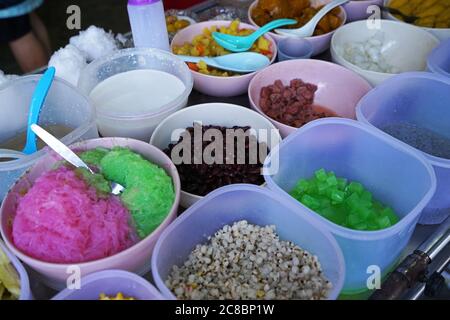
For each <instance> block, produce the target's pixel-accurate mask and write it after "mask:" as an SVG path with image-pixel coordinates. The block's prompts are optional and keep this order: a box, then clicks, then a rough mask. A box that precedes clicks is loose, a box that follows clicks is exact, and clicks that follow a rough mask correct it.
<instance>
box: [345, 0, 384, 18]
mask: <svg viewBox="0 0 450 320" xmlns="http://www.w3.org/2000/svg"><path fill="white" fill-rule="evenodd" d="M370 6H378V7H381V6H383V0H363V1H349V2H347V3H346V4H344V5H343V7H344V10H345V12H346V13H347V22H352V21H357V20H363V19H367V18H368V17H370V16H371V15H372V14H373V12H369V13H368V12H367V9H368V8H369V7H370Z"/></svg>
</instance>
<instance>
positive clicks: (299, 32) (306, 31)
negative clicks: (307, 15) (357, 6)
mask: <svg viewBox="0 0 450 320" xmlns="http://www.w3.org/2000/svg"><path fill="white" fill-rule="evenodd" d="M348 1H349V0H334V1H331V2H330V3H328V4H327V5H325V6H324V7H323V8H322V9H320V10H319V12H317V13H316V15H315V16H314V17H313V18H312V19H311V20H309V22H308V23H307V24H305V25H304V26H303V27H301V28H298V29H276V30H275V31H276V32H277V33H278V34H280V35H283V36H289V37H301V38H306V37H311V36H312V35H313V34H314V30H316V26H317V24H318V23H319V21H320V20H321V19H322V18H323V17H325V16H326V14H327V13H328V12H330V11H331V10H333V9H334V8H336V7H338V6H340V5H343V4H344V3H346V2H348Z"/></svg>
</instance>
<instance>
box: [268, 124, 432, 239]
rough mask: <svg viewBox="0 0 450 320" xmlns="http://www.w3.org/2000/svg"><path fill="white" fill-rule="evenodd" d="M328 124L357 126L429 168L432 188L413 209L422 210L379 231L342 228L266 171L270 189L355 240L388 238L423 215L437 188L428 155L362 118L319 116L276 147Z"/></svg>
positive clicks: (269, 156)
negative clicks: (361, 119)
mask: <svg viewBox="0 0 450 320" xmlns="http://www.w3.org/2000/svg"><path fill="white" fill-rule="evenodd" d="M327 125H344V126H349V127H354V128H357V129H358V130H361V131H364V132H366V133H368V134H370V135H371V136H373V137H374V138H375V139H378V140H381V141H382V142H384V143H385V144H387V145H389V146H391V147H392V148H394V149H396V150H398V151H401V152H403V153H406V154H409V155H410V156H411V157H413V158H415V159H416V160H417V161H419V162H420V163H421V164H422V165H423V166H424V168H425V169H426V171H427V172H428V174H429V177H430V189H429V190H428V192H427V193H426V194H425V195H424V196H423V197H422V199H421V200H420V201H419V202H418V204H417V205H416V206H415V208H414V209H417V208H420V210H417V213H416V214H415V216H411V214H410V213H411V211H413V210H414V209H413V210H411V211H409V212H408V213H407V214H406V215H405V216H404V217H403V218H402V219H400V221H399V222H397V223H396V224H395V225H393V226H391V227H389V228H386V229H382V230H377V231H359V230H353V229H349V228H345V227H342V226H340V225H338V224H335V223H333V222H331V221H329V220H327V219H326V218H324V217H322V216H321V215H319V214H317V213H316V212H315V211H313V210H311V209H309V208H308V207H306V206H305V205H303V204H302V203H300V202H299V201H297V200H295V199H294V198H292V197H291V196H290V195H289V194H288V193H287V192H286V191H285V190H283V189H282V188H280V186H278V184H276V183H275V181H273V179H272V178H271V177H270V176H269V175H267V174H264V179H265V181H266V182H267V186H268V187H269V189H271V190H273V191H274V192H276V193H279V194H282V195H283V197H284V198H285V199H288V200H289V201H290V202H294V203H295V204H296V205H297V206H300V207H301V208H302V209H304V210H306V211H307V212H309V213H312V214H313V216H314V217H315V218H316V219H317V220H319V221H321V222H322V223H323V224H324V225H326V228H327V230H329V231H330V232H331V233H332V234H336V235H338V236H341V237H344V238H347V239H353V240H367V239H368V238H369V239H370V240H379V239H382V238H386V237H388V236H391V235H395V234H398V232H399V231H400V230H399V229H401V228H402V227H404V225H407V224H409V223H411V222H413V221H414V219H416V218H417V219H418V218H419V217H420V213H421V212H422V209H423V208H424V207H425V206H426V205H427V204H428V202H429V201H430V200H431V198H432V197H433V195H434V193H435V191H436V174H435V172H434V169H433V167H432V166H431V164H430V163H429V162H428V161H427V159H426V158H425V156H424V155H423V154H422V153H421V152H419V151H416V150H415V149H413V148H411V147H409V146H408V145H406V144H403V143H400V142H397V141H396V140H395V139H393V138H392V137H390V136H389V135H387V134H385V133H382V132H380V131H379V130H377V129H375V128H373V127H370V126H368V125H366V124H364V123H362V122H360V121H356V120H351V119H344V118H332V117H330V118H324V119H318V120H315V121H311V122H309V123H307V124H306V125H304V126H303V127H301V128H299V129H297V130H296V132H294V133H292V134H290V135H289V136H288V137H286V138H285V139H284V140H283V141H282V142H281V144H280V145H279V148H278V149H276V150H274V152H280V150H281V149H282V148H287V147H288V146H289V144H290V143H291V140H294V139H295V138H296V137H297V136H300V135H302V134H303V133H304V132H305V131H308V130H312V129H314V128H316V127H320V126H327ZM271 157H272V152H271V153H270V154H269V155H268V156H267V158H266V161H265V162H264V168H265V167H266V166H267V165H268V163H269V162H270V159H271Z"/></svg>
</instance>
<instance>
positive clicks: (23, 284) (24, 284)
mask: <svg viewBox="0 0 450 320" xmlns="http://www.w3.org/2000/svg"><path fill="white" fill-rule="evenodd" d="M0 251H3V252H4V253H5V254H6V256H7V257H8V259H9V261H10V262H11V264H12V265H13V266H14V268H15V269H16V271H17V273H18V274H19V277H20V297H19V300H33V294H32V292H31V289H30V279H29V278H28V274H27V271H26V270H25V268H24V267H23V265H22V264H21V263H20V261H19V260H18V259H17V258H16V256H15V255H13V254H12V253H11V252H10V251H9V250H8V248H6V246H5V244H4V243H3V241H2V240H1V239H0Z"/></svg>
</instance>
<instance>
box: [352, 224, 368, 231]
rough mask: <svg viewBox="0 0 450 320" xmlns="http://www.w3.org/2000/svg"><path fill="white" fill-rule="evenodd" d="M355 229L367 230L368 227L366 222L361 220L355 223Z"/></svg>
mask: <svg viewBox="0 0 450 320" xmlns="http://www.w3.org/2000/svg"><path fill="white" fill-rule="evenodd" d="M355 229H356V230H368V229H369V227H368V225H367V223H365V222H361V223H358V224H357V225H355Z"/></svg>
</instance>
